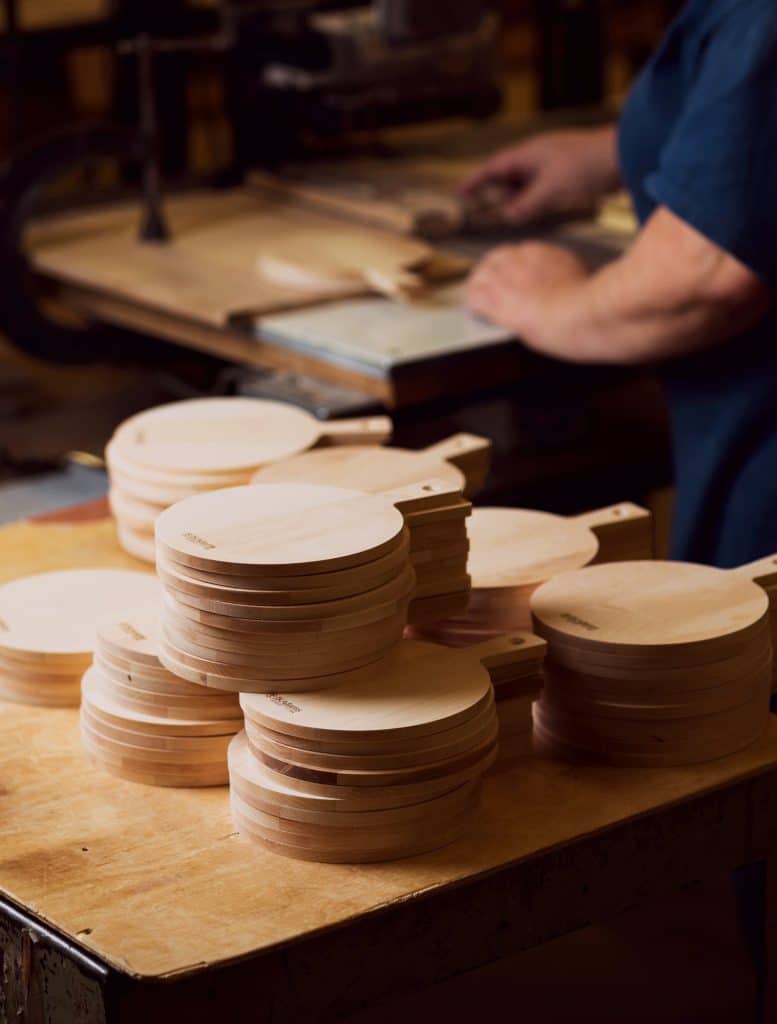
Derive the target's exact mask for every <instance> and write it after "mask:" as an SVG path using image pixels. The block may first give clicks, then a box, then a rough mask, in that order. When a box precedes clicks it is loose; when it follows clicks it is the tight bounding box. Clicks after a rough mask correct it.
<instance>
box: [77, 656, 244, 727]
mask: <svg viewBox="0 0 777 1024" xmlns="http://www.w3.org/2000/svg"><path fill="white" fill-rule="evenodd" d="M81 694H82V701H83V703H84V704H85V705H86V707H87V709H88V711H89V712H90V713H91V714H92V715H93V716H94V717H96V718H99V719H100V720H101V721H105V722H107V723H108V724H109V725H116V726H118V727H119V728H127V727H128V725H131V726H133V727H135V728H137V729H138V730H139V731H143V732H149V733H160V734H162V735H167V736H226V735H234V733H235V732H237V731H238V728H239V721H238V720H237V719H236V718H230V719H226V720H202V721H200V720H196V721H193V720H191V719H176V718H162V717H160V716H159V715H150V714H145V713H143V712H139V711H130V710H129V709H127V708H125V707H122V706H121V705H118V704H117V703H116V702H115V701H114V700H112V699H111V697H110V695H108V694H106V693H105V692H104V689H103V686H102V679H101V677H100V674H99V672H97V670H96V669H89V671H88V672H87V673H86V674H85V675H84V678H83V680H82V681H81Z"/></svg>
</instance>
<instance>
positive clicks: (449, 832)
mask: <svg viewBox="0 0 777 1024" xmlns="http://www.w3.org/2000/svg"><path fill="white" fill-rule="evenodd" d="M232 818H233V821H234V822H235V825H236V827H237V828H238V829H240V831H241V832H243V833H244V834H245V835H247V836H249V837H250V838H251V839H252V840H253V841H254V842H256V843H258V844H259V845H260V846H262V847H264V848H265V849H267V850H268V851H270V852H272V853H275V854H278V855H280V856H282V857H290V858H292V859H293V860H303V861H314V862H317V863H322V864H325V863H331V864H341V863H342V864H368V863H379V862H381V861H393V860H398V859H401V858H404V857H413V856H417V855H419V854H422V853H429V852H431V851H433V850H437V849H440V847H442V846H446V845H448V844H450V843H452V842H455V840H456V839H459V838H461V836H462V835H464V834H465V833H466V832H467V831H468V830H469V829H470V828H471V826H472V822H471V818H470V816H469V815H467V816H465V817H464V818H463V819H459V820H457V821H456V822H455V823H454V824H451V825H450V826H449V827H448V828H445V829H435V830H434V831H433V833H432V835H431V836H428V837H424V838H418V839H416V840H415V841H414V842H408V843H407V844H406V845H403V846H402V847H401V848H398V847H397V846H396V845H391V846H384V847H382V848H363V849H359V850H355V849H353V847H352V846H351V847H350V849H344V848H343V847H342V846H337V847H332V846H326V847H324V846H322V845H320V844H313V843H309V844H306V845H300V844H292V843H290V842H288V841H287V835H286V833H283V832H278V831H275V830H267V829H264V828H261V827H260V826H258V825H257V824H256V823H255V822H254V821H252V820H251V818H250V817H249V816H247V815H246V813H245V810H244V807H243V808H241V806H240V804H239V802H236V801H234V800H233V802H232ZM349 846H350V844H349Z"/></svg>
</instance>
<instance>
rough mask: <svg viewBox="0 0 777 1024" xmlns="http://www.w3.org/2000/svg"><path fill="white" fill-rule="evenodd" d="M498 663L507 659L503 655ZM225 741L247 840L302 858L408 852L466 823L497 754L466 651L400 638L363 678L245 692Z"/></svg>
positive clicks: (493, 724) (476, 668)
mask: <svg viewBox="0 0 777 1024" xmlns="http://www.w3.org/2000/svg"><path fill="white" fill-rule="evenodd" d="M501 660H502V669H503V671H506V669H507V667H508V666H507V658H506V655H505V654H504V652H502V659H501ZM241 704H242V707H243V711H244V713H245V733H241V734H240V735H239V736H237V737H236V738H235V739H234V740H233V741H232V744H231V746H230V751H229V772H230V787H231V800H232V814H233V819H234V821H235V824H236V826H237V827H238V829H239V830H240V831H241V832H242V833H243V834H244V835H246V836H248V837H249V838H250V839H252V840H254V841H255V842H257V843H260V844H261V845H263V846H265V847H267V848H269V849H271V850H273V851H274V852H276V853H281V854H284V855H285V856H289V857H295V858H298V859H302V860H315V861H333V862H337V861H342V862H348V863H358V862H366V861H379V860H389V859H393V858H398V857H406V856H411V855H413V854H418V853H422V852H424V851H427V850H431V849H435V848H437V847H440V846H445V845H446V844H448V843H450V842H452V841H453V840H454V839H456V838H457V837H459V836H460V835H461V834H462V833H463V832H464V831H465V830H466V829H467V828H468V827H470V825H471V820H472V814H473V811H474V809H475V807H476V805H477V801H478V793H479V786H480V780H481V778H482V776H483V773H484V772H485V771H486V770H487V769H488V767H489V766H490V765H491V764H492V763H493V761H494V759H495V757H496V754H497V733H498V724H497V719H496V711H495V702H494V693H493V688H492V685H491V680H490V678H489V674H488V671H487V670H486V668H484V667H483V665H481V664H480V662H479V660H478V658H477V656H476V653H475V652H469V651H468V652H460V651H451V650H446V649H445V648H441V647H438V646H437V645H435V644H424V643H419V642H416V641H409V640H406V641H403V642H402V644H401V645H399V646H398V647H397V648H396V649H395V651H394V652H393V654H392V655H391V657H390V658H389V659H388V660H387V661H386V662H384V663H383V664H382V665H381V666H380V667H379V668H377V669H376V670H374V671H373V672H372V673H371V676H370V678H369V679H362V680H356V681H354V682H349V683H343V684H341V685H339V686H337V687H335V688H333V689H331V690H326V691H324V692H321V693H307V694H296V693H293V694H291V695H289V694H287V693H281V694H277V693H276V694H244V695H243V696H242V697H241Z"/></svg>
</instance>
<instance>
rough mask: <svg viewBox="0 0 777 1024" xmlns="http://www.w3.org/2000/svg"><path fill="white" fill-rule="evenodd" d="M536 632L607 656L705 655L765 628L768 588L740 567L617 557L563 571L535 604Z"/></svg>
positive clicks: (539, 592)
mask: <svg viewBox="0 0 777 1024" xmlns="http://www.w3.org/2000/svg"><path fill="white" fill-rule="evenodd" d="M531 608H532V616H533V618H534V622H535V624H536V628H537V631H538V632H539V633H540V635H542V636H544V637H545V638H546V639H548V640H549V641H550V642H551V650H552V648H553V640H554V639H558V640H559V642H563V643H568V644H574V645H575V646H578V647H580V648H581V649H586V650H590V651H597V652H602V653H610V654H614V655H619V654H626V655H628V654H635V655H637V656H640V657H641V656H643V655H645V654H648V655H650V654H652V655H654V656H658V657H659V658H660V657H662V656H664V655H667V654H668V655H669V656H670V657H671V655H672V654H673V653H674V652H676V650H677V648H685V649H687V650H688V652H689V653H690V654H691V655H693V656H696V655H698V656H699V658H700V660H704V659H705V658H706V660H713V659H712V658H711V657H710V656H709V655H710V653H711V652H714V651H716V650H718V649H723V648H724V647H725V644H726V642H727V641H729V642H731V641H733V642H736V641H737V640H738V639H739V638H740V637H746V636H748V635H749V634H750V633H755V632H757V631H759V630H762V629H763V623H764V620H765V619H766V617H767V615H768V611H769V601H768V598H767V596H766V594H765V592H764V591H763V590H762V589H761V588H760V587H759V586H757V584H755V583H753V582H751V581H749V580H747V579H744V578H743V577H742V576H740V575H738V574H737V573H734V572H727V571H724V570H722V569H713V568H711V567H709V566H702V565H693V564H690V563H685V562H660V561H656V562H651V561H640V562H617V563H608V564H605V565H594V566H589V567H587V568H585V569H580V570H578V571H577V572H571V573H563V574H562V575H560V576H556V577H555V578H554V579H552V580H549V581H548V582H547V583H544V584H543V585H542V586H541V587H540V588H539V589H538V590H536V591H535V593H534V595H533V596H532V601H531Z"/></svg>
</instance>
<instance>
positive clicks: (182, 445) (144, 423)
mask: <svg viewBox="0 0 777 1024" xmlns="http://www.w3.org/2000/svg"><path fill="white" fill-rule="evenodd" d="M374 420H375V422H373V421H371V420H370V419H365V420H364V421H362V427H363V433H364V434H365V435H366V436H370V434H371V433H374V432H375V431H376V423H377V422H378V421H380V422H382V423H383V425H384V426H383V429H384V430H385V417H376V418H374ZM351 429H352V430H353V431H355V430H356V429H357V427H356V425H352V428H351ZM329 431H330V428H329V427H328V426H327V424H325V423H321V422H319V421H318V420H316V419H315V418H314V417H313V416H311V415H310V413H308V412H305V411H304V410H303V409H298V408H296V407H295V406H293V405H288V404H286V403H284V402H273V401H268V400H266V399H255V398H198V399H189V400H186V401H183V402H172V403H170V404H169V405H162V406H157V407H156V408H154V409H150V410H148V411H147V412H142V413H139V414H138V415H137V416H133V417H131V418H130V419H128V420H126V421H125V422H124V423H122V424H121V426H120V427H119V428H118V430H117V431H116V433H115V434H114V436H113V440H112V442H111V447H112V453H113V454H114V455H115V457H116V459H117V460H119V462H124V463H126V464H131V465H134V466H136V467H140V472H141V475H142V468H143V467H147V468H148V469H149V470H151V471H152V472H153V471H157V473H159V472H162V473H169V474H172V475H174V474H181V475H183V476H184V477H186V476H189V477H193V478H195V479H196V478H197V477H199V476H202V475H205V474H209V473H212V474H216V475H218V474H225V473H239V472H251V471H253V470H255V469H257V468H258V467H259V466H263V465H265V464H266V463H268V462H275V461H276V460H278V459H286V458H289V457H290V456H292V455H297V454H299V453H300V452H303V451H305V450H306V449H308V448H311V447H313V445H315V444H317V443H319V442H320V441H321V439H322V438H325V437H326V436H327V435H328V434H329Z"/></svg>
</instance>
